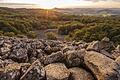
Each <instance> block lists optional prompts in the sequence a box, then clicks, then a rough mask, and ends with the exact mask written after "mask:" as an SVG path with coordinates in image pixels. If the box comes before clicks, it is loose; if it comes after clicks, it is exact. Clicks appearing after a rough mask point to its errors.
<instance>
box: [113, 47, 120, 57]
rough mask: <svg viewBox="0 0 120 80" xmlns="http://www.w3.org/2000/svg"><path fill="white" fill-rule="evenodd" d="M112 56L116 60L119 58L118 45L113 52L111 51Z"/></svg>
mask: <svg viewBox="0 0 120 80" xmlns="http://www.w3.org/2000/svg"><path fill="white" fill-rule="evenodd" d="M112 56H113V57H114V58H115V59H117V58H118V57H119V56H120V45H118V46H117V47H116V49H115V50H114V51H112Z"/></svg>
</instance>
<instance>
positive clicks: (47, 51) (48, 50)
mask: <svg viewBox="0 0 120 80" xmlns="http://www.w3.org/2000/svg"><path fill="white" fill-rule="evenodd" d="M44 51H45V53H46V54H48V55H49V54H51V53H52V48H51V47H50V46H46V47H45V49H44Z"/></svg>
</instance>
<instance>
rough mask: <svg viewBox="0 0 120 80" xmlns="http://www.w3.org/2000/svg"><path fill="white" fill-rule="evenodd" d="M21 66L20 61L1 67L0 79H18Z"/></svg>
mask: <svg viewBox="0 0 120 80" xmlns="http://www.w3.org/2000/svg"><path fill="white" fill-rule="evenodd" d="M20 68H21V66H20V65H19V64H18V63H14V64H9V65H8V66H6V67H4V68H0V80H18V79H19V77H20Z"/></svg>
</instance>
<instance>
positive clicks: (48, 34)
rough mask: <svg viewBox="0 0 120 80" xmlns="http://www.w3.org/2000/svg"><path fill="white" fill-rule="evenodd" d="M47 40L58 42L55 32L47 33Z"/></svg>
mask: <svg viewBox="0 0 120 80" xmlns="http://www.w3.org/2000/svg"><path fill="white" fill-rule="evenodd" d="M46 38H47V39H49V40H57V36H56V34H55V33H53V32H47V33H46Z"/></svg>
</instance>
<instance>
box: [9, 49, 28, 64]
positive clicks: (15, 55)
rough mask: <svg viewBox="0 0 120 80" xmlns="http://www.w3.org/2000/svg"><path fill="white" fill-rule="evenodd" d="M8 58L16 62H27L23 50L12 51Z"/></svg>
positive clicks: (25, 53)
mask: <svg viewBox="0 0 120 80" xmlns="http://www.w3.org/2000/svg"><path fill="white" fill-rule="evenodd" d="M9 58H10V59H12V60H14V61H17V62H27V61H28V55H27V50H26V49H24V48H20V49H13V51H12V52H11V54H10V55H9Z"/></svg>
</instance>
